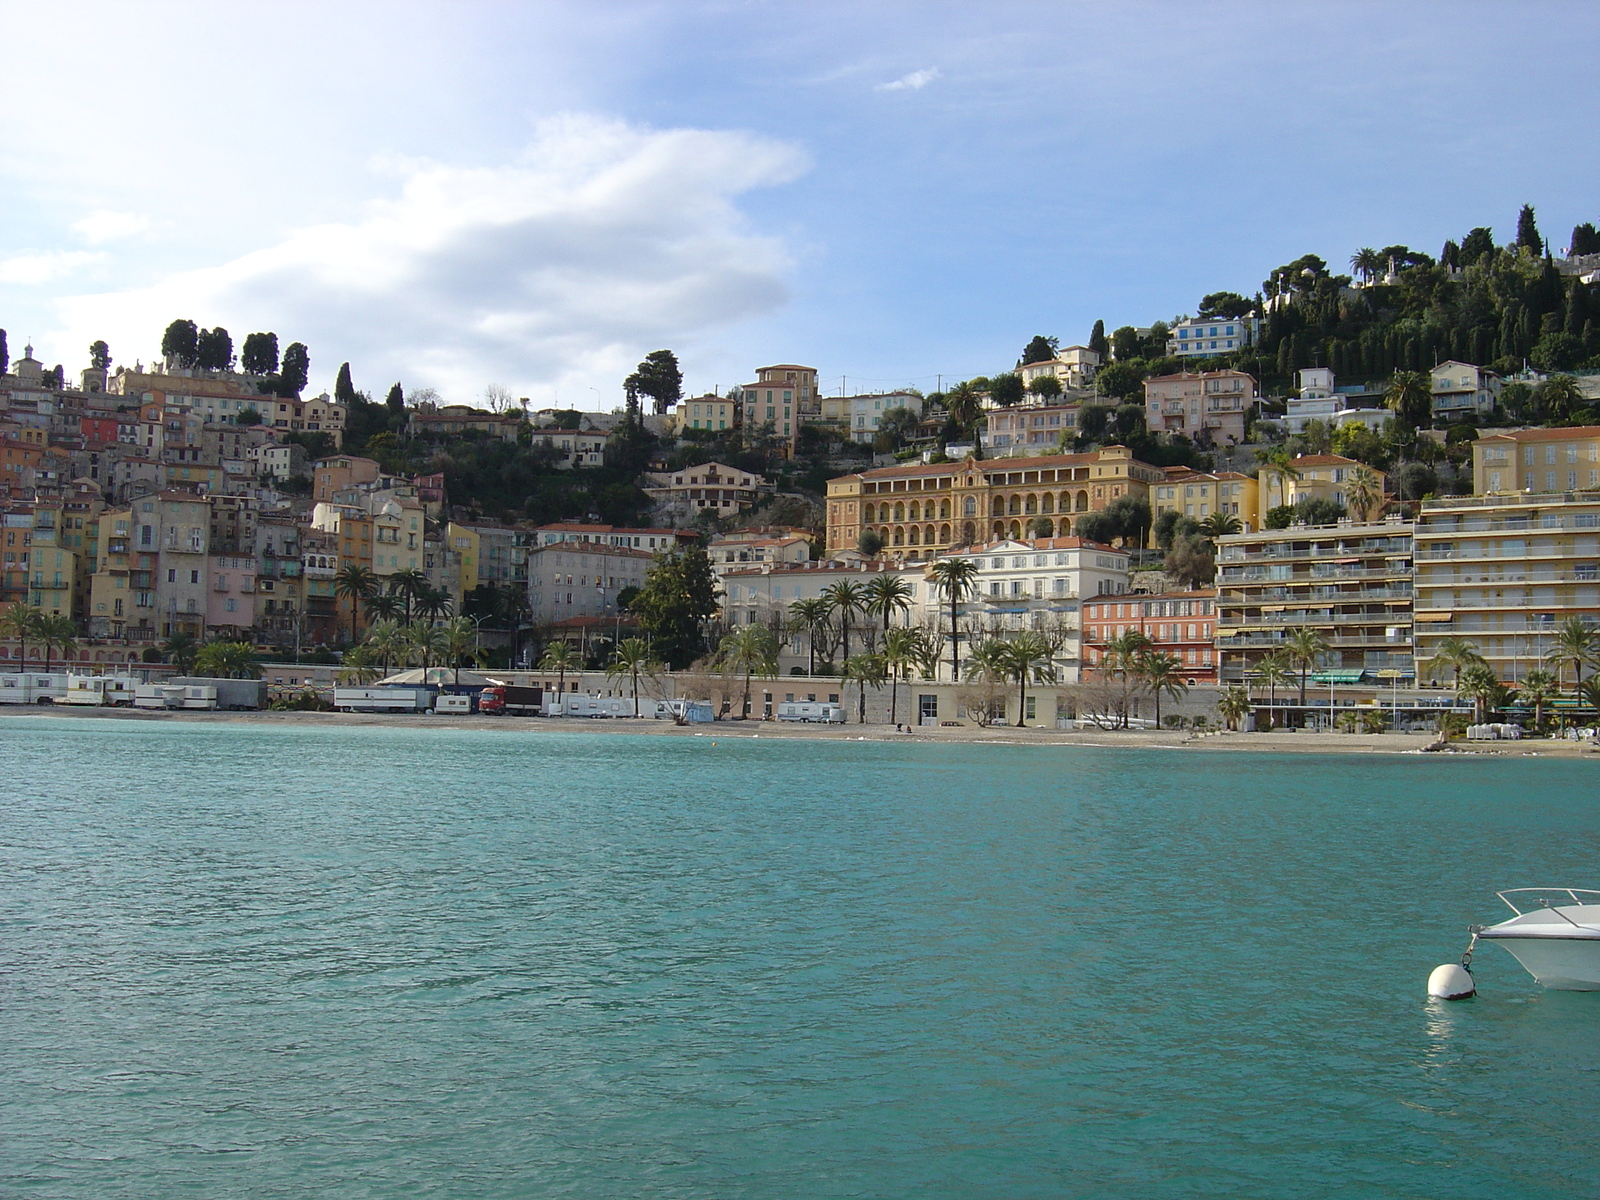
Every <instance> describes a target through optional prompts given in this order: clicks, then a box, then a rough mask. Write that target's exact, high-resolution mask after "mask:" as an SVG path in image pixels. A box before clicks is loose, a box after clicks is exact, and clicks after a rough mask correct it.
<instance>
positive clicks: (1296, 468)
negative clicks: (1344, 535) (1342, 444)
mask: <svg viewBox="0 0 1600 1200" xmlns="http://www.w3.org/2000/svg"><path fill="white" fill-rule="evenodd" d="M1291 467H1292V469H1290V470H1285V469H1284V468H1282V467H1278V466H1273V465H1271V464H1268V465H1266V466H1263V467H1262V468H1261V470H1260V471H1259V472H1258V473H1257V480H1258V481H1259V487H1258V503H1259V507H1260V512H1261V515H1262V517H1263V518H1264V517H1265V516H1266V515H1267V514H1268V513H1269V512H1271V511H1272V510H1273V509H1275V508H1283V507H1285V506H1287V505H1294V504H1298V503H1299V502H1300V501H1301V500H1331V501H1333V502H1334V503H1335V504H1337V505H1339V506H1340V507H1341V508H1346V509H1348V508H1349V507H1350V501H1349V488H1350V485H1351V483H1352V482H1354V479H1355V476H1356V472H1358V471H1363V470H1365V471H1370V472H1371V473H1372V477H1373V479H1374V481H1375V482H1374V485H1373V487H1374V490H1375V491H1376V492H1377V500H1376V501H1375V502H1374V503H1373V505H1372V510H1371V511H1370V512H1368V513H1364V514H1362V513H1351V514H1350V515H1351V516H1353V517H1356V516H1366V517H1369V518H1371V517H1376V516H1377V515H1378V514H1379V513H1380V512H1381V511H1382V509H1383V493H1384V488H1385V480H1386V479H1387V476H1386V475H1385V474H1384V473H1383V472H1382V471H1380V470H1378V469H1377V468H1375V467H1369V466H1367V465H1366V464H1365V463H1359V462H1357V461H1356V460H1355V459H1353V458H1345V457H1344V456H1343V455H1340V454H1302V455H1299V456H1298V457H1296V458H1295V460H1294V462H1293V463H1292V464H1291Z"/></svg>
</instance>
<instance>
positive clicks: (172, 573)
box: [167, 567, 178, 583]
mask: <svg viewBox="0 0 1600 1200" xmlns="http://www.w3.org/2000/svg"><path fill="white" fill-rule="evenodd" d="M167 582H168V583H177V582H178V572H177V570H176V568H172V567H169V568H167Z"/></svg>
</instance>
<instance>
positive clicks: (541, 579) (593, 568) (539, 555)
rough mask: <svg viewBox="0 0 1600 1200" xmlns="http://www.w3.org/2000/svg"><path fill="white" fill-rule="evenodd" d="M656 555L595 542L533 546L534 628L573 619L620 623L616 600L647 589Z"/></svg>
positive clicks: (530, 575) (530, 552) (529, 560)
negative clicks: (631, 590)
mask: <svg viewBox="0 0 1600 1200" xmlns="http://www.w3.org/2000/svg"><path fill="white" fill-rule="evenodd" d="M652 558H654V555H653V554H652V553H651V552H650V551H648V550H634V549H632V548H631V547H624V546H608V545H604V544H601V543H596V542H552V543H550V544H548V545H542V546H530V547H529V548H528V555H527V580H528V607H529V609H530V610H531V612H532V614H533V615H532V620H533V622H534V624H536V625H554V624H558V623H560V622H563V621H570V620H572V619H573V618H575V617H587V618H605V619H614V620H617V621H619V622H620V621H621V620H622V610H621V607H620V605H619V604H618V602H617V595H618V593H619V592H621V591H623V589H625V588H639V587H643V586H644V577H645V572H646V571H647V570H649V568H650V561H651V559H652Z"/></svg>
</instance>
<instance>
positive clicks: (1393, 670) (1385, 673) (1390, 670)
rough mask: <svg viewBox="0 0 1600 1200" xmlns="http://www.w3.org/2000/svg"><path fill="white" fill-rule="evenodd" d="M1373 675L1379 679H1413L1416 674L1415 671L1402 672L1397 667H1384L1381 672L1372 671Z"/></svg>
mask: <svg viewBox="0 0 1600 1200" xmlns="http://www.w3.org/2000/svg"><path fill="white" fill-rule="evenodd" d="M1373 674H1374V675H1376V676H1377V677H1378V678H1379V679H1414V678H1416V674H1417V673H1416V672H1415V671H1403V670H1401V669H1400V668H1398V667H1384V668H1383V670H1381V671H1374V672H1373Z"/></svg>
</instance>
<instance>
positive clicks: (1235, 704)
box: [1217, 684, 1250, 729]
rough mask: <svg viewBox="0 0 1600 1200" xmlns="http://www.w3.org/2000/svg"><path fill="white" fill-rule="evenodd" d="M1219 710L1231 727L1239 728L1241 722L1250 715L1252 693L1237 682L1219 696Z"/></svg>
mask: <svg viewBox="0 0 1600 1200" xmlns="http://www.w3.org/2000/svg"><path fill="white" fill-rule="evenodd" d="M1217 712H1219V713H1220V714H1222V719H1223V721H1224V722H1226V723H1227V726H1228V728H1229V729H1237V728H1239V722H1240V721H1242V720H1244V718H1245V717H1247V716H1249V715H1250V693H1249V692H1247V691H1245V690H1244V688H1242V687H1239V686H1238V685H1237V684H1235V685H1234V686H1232V687H1230V688H1226V689H1224V690H1223V693H1222V695H1221V696H1219V697H1218V698H1217Z"/></svg>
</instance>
